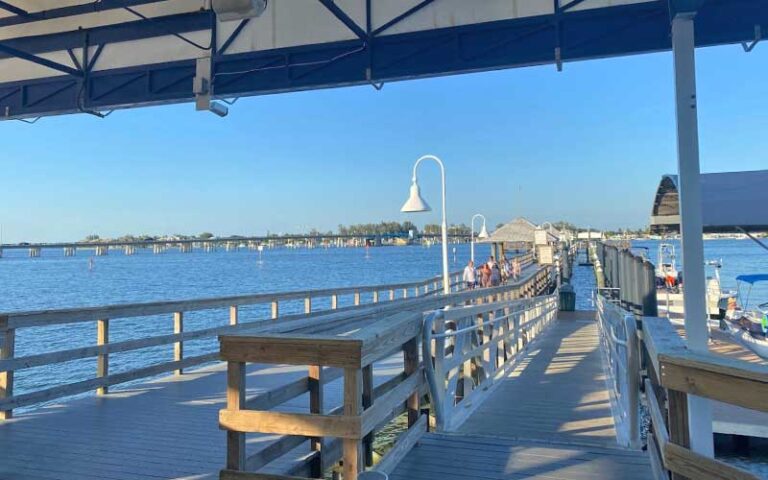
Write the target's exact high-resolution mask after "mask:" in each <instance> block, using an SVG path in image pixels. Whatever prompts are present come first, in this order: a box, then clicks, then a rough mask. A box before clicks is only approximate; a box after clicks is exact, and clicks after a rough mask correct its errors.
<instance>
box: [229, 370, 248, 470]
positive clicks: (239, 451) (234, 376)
mask: <svg viewBox="0 0 768 480" xmlns="http://www.w3.org/2000/svg"><path fill="white" fill-rule="evenodd" d="M244 407H245V363H244V362H227V410H232V411H236V410H241V409H242V408H244ZM227 468H228V469H230V470H245V433H242V432H235V431H232V430H227Z"/></svg>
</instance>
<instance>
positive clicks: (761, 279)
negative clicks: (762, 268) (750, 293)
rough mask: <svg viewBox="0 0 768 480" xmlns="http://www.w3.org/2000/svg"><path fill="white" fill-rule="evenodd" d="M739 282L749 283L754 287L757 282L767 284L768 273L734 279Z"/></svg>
mask: <svg viewBox="0 0 768 480" xmlns="http://www.w3.org/2000/svg"><path fill="white" fill-rule="evenodd" d="M736 280H737V281H739V282H744V283H749V284H750V285H754V284H755V283H757V282H768V273H754V274H751V275H739V276H737V277H736Z"/></svg>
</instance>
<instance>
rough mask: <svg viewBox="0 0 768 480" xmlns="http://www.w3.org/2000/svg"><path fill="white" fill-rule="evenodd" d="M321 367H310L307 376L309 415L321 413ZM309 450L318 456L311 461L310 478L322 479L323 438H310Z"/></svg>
mask: <svg viewBox="0 0 768 480" xmlns="http://www.w3.org/2000/svg"><path fill="white" fill-rule="evenodd" d="M322 375H323V367H322V365H311V366H310V367H309V375H308V376H307V380H308V384H309V412H310V413H317V414H322V413H323V378H322ZM310 448H311V449H312V451H314V452H318V455H317V456H316V457H315V458H314V459H313V460H312V465H311V467H310V469H311V472H310V473H311V476H312V477H313V478H322V476H323V460H322V455H323V438H322V437H312V438H311V440H310Z"/></svg>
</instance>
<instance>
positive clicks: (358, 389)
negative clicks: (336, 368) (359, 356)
mask: <svg viewBox="0 0 768 480" xmlns="http://www.w3.org/2000/svg"><path fill="white" fill-rule="evenodd" d="M362 377H363V375H362V370H361V369H359V368H354V367H352V368H345V369H344V415H349V416H359V415H361V414H362V413H363V404H362V400H363V396H362V383H363V378H362ZM342 449H343V457H342V459H343V461H344V480H357V474H358V473H360V471H361V466H362V464H361V462H360V456H361V454H362V448H361V442H360V439H347V438H345V439H344V440H343V441H342Z"/></svg>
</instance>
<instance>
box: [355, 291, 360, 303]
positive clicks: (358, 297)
mask: <svg viewBox="0 0 768 480" xmlns="http://www.w3.org/2000/svg"><path fill="white" fill-rule="evenodd" d="M355 305H360V292H357V291H356V292H355Z"/></svg>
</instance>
